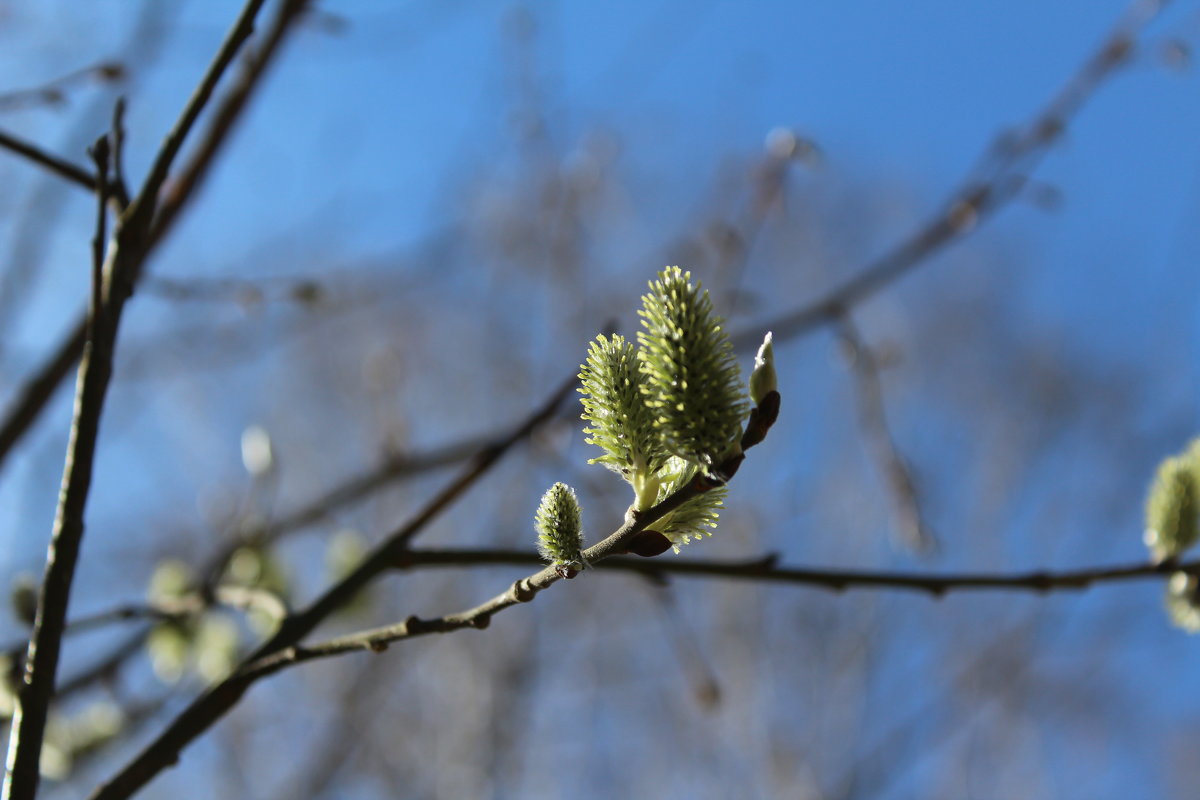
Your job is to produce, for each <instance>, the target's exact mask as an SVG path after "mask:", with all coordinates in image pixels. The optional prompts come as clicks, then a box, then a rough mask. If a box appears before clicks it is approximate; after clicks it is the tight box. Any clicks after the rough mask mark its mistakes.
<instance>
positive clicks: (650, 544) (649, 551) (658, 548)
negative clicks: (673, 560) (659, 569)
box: [629, 531, 671, 558]
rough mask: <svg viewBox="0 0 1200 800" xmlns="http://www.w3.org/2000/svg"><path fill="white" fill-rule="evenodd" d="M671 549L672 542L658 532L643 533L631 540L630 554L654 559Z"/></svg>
mask: <svg viewBox="0 0 1200 800" xmlns="http://www.w3.org/2000/svg"><path fill="white" fill-rule="evenodd" d="M670 548H671V540H670V539H668V538H667V537H666V536H663V535H662V534H661V533H659V532H658V531H642V532H641V533H638V534H637V535H636V536H634V537H633V538H632V539H630V540H629V552H630V553H633V554H634V555H635V556H641V557H642V558H654V556H657V555H660V554H662V553H665V552H666V551H667V550H669V549H670Z"/></svg>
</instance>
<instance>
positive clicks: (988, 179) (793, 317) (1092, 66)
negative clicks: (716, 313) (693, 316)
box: [732, 0, 1169, 349]
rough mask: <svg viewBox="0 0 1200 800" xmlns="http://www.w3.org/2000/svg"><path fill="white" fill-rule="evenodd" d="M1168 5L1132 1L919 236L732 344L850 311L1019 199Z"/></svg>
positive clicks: (782, 335)
mask: <svg viewBox="0 0 1200 800" xmlns="http://www.w3.org/2000/svg"><path fill="white" fill-rule="evenodd" d="M1168 2H1169V0H1138V1H1137V2H1134V3H1133V4H1132V6H1131V7H1130V8H1129V9H1128V11H1127V12H1126V13H1125V15H1124V16H1123V17H1122V19H1121V21H1120V22H1119V23H1118V24H1117V25H1116V27H1115V29H1114V30H1113V32H1112V33H1111V34H1110V35H1109V36H1108V38H1107V39H1105V41H1104V43H1103V44H1102V45H1101V46H1100V48H1099V49H1098V50H1096V51H1095V52H1094V53H1093V54H1092V55H1091V56H1090V57H1089V58H1088V60H1087V61H1086V62H1085V63H1084V64H1083V66H1082V67H1081V68H1080V70H1079V71H1078V72H1076V73H1075V74H1074V75H1073V76H1072V77H1071V79H1070V80H1069V81H1067V83H1066V85H1065V86H1063V88H1062V89H1060V90H1059V92H1058V93H1056V94H1055V95H1054V97H1053V98H1052V99H1051V100H1050V102H1049V103H1048V104H1047V105H1046V106H1045V107H1044V108H1043V109H1042V110H1041V111H1039V112H1038V114H1036V115H1035V116H1034V117H1033V118H1032V119H1031V120H1030V121H1029V122H1028V123H1027V124H1026V125H1025V126H1024V127H1023V128H1021V129H1020V130H1019V131H1017V132H1016V133H1015V134H1009V135H1005V136H1001V137H1000V138H999V139H998V140H997V141H996V142H995V143H993V144H992V146H990V147H989V148H988V149H987V151H985V153H984V156H983V158H982V159H981V163H980V166H979V168H978V169H977V170H976V171H975V174H974V175H972V176H969V178H968V180H967V181H965V182H964V184H963V186H962V187H961V188H960V189H958V190H957V191H955V192H954V193H953V194H952V195H951V196H950V198H949V200H948V202H946V204H945V205H944V206H943V208H942V210H941V211H940V212H939V213H938V215H937V216H935V217H934V218H933V219H932V220H929V221H928V222H926V223H925V225H924V226H922V227H921V228H920V229H918V230H917V232H916V233H914V234H912V235H911V236H910V237H909V238H908V239H906V240H904V241H903V242H901V243H900V244H899V245H898V246H896V247H895V248H893V249H892V250H890V251H888V252H887V253H885V254H884V255H883V256H881V257H880V258H878V259H876V260H875V261H873V262H871V263H869V264H867V266H865V267H864V268H863V269H862V270H861V271H860V272H859V273H858V274H856V275H855V276H853V277H852V278H850V279H849V280H847V281H845V282H844V283H842V284H840V285H839V286H836V287H834V288H833V289H832V290H831V291H829V292H828V293H827V294H826V295H825V296H824V297H822V298H820V299H819V300H817V301H815V302H813V303H810V304H808V305H805V306H804V307H802V308H800V309H797V310H795V311H790V312H787V313H785V314H782V315H780V316H777V317H775V318H774V319H771V320H768V321H766V322H763V323H760V324H758V325H755V326H753V327H752V328H751V329H749V330H747V331H744V332H741V333H738V334H736V335H734V336H733V337H732V338H733V341H734V345H735V346H736V347H738V348H739V349H745V348H750V347H756V346H757V345H758V343H759V341H760V340H761V331H763V330H769V331H773V332H774V334H775V338H776V339H787V338H791V337H795V336H799V335H801V334H804V333H807V332H808V331H811V330H813V329H814V328H817V327H819V326H821V325H824V324H826V323H830V322H836V321H837V319H838V318H839V317H841V316H842V315H843V314H845V313H846V312H847V311H848V310H849V309H851V308H853V307H854V306H856V305H858V304H860V303H862V302H863V301H865V300H867V299H869V298H870V297H872V296H874V295H875V294H876V293H877V292H879V291H880V290H881V289H883V288H885V287H887V286H889V285H890V284H891V283H892V282H893V281H895V280H897V279H899V278H901V277H903V276H904V275H905V274H907V273H908V272H909V271H911V270H912V269H913V268H914V267H916V266H918V265H920V264H922V263H926V262H927V260H928V259H929V257H930V256H932V255H933V254H934V253H937V252H938V251H940V250H941V249H942V248H944V247H946V246H947V245H950V244H952V243H954V242H956V241H958V240H959V239H961V238H962V237H964V236H965V235H966V234H968V233H970V232H972V231H974V230H976V229H977V228H978V227H979V225H980V223H982V222H984V221H985V220H987V219H989V218H990V217H992V216H993V215H994V214H995V213H996V212H997V211H999V210H1000V209H1002V208H1004V207H1006V206H1007V205H1008V204H1009V203H1010V202H1011V201H1012V200H1014V199H1016V198H1018V197H1020V196H1021V194H1022V193H1023V192H1024V190H1025V188H1026V187H1027V186H1028V183H1029V177H1030V175H1031V174H1032V173H1033V172H1034V170H1035V169H1036V168H1037V166H1038V165H1039V163H1040V162H1041V160H1042V158H1044V156H1045V155H1046V153H1047V152H1048V151H1049V150H1050V148H1051V147H1052V146H1053V145H1054V144H1056V143H1057V142H1059V141H1060V140H1061V138H1062V134H1063V132H1064V131H1065V130H1066V127H1067V125H1068V124H1069V123H1070V122H1071V120H1072V119H1073V118H1074V117H1075V115H1076V114H1078V112H1079V110H1080V109H1081V108H1082V107H1083V106H1084V104H1085V103H1086V102H1087V101H1088V100H1089V99H1090V98H1091V97H1092V96H1093V95H1094V94H1095V92H1096V90H1097V89H1098V88H1099V87H1100V86H1101V85H1102V84H1103V83H1104V81H1105V80H1107V79H1108V78H1110V77H1111V76H1112V74H1113V73H1114V72H1116V71H1117V70H1118V69H1121V68H1123V67H1125V66H1127V65H1128V64H1129V63H1130V55H1131V53H1132V50H1133V47H1134V42H1135V38H1136V36H1137V34H1138V32H1139V31H1140V30H1141V29H1142V28H1144V27H1145V26H1146V24H1148V23H1149V22H1150V21H1151V20H1152V19H1154V18H1155V17H1156V16H1157V15H1158V14H1159V13H1161V11H1162V10H1163V8H1164V7H1166V5H1167V4H1168Z"/></svg>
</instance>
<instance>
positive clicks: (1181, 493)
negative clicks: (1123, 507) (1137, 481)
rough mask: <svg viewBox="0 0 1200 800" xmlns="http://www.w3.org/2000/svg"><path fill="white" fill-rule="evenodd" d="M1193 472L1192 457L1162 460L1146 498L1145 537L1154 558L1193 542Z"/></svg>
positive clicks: (1168, 555)
mask: <svg viewBox="0 0 1200 800" xmlns="http://www.w3.org/2000/svg"><path fill="white" fill-rule="evenodd" d="M1198 501H1200V498H1198V497H1197V486H1196V473H1195V469H1194V465H1193V464H1192V460H1191V459H1190V458H1187V457H1178V458H1177V457H1172V458H1168V459H1166V460H1165V461H1163V462H1162V464H1160V465H1159V467H1158V472H1157V474H1156V475H1155V477H1154V483H1153V484H1152V485H1151V486H1150V495H1149V497H1148V498H1147V500H1146V533H1145V537H1144V540H1145V542H1146V546H1147V547H1149V548H1150V552H1151V553H1152V554H1153V555H1154V558H1155V560H1158V561H1162V560H1164V559H1168V558H1174V557H1175V556H1178V555H1179V554H1180V553H1182V552H1183V551H1185V550H1187V549H1188V548H1189V547H1191V546H1192V545H1193V544H1195V543H1196V539H1197V536H1198V535H1200V528H1198V527H1197V522H1198V518H1197V511H1198V509H1197V502H1198Z"/></svg>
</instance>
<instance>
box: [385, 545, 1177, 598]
mask: <svg viewBox="0 0 1200 800" xmlns="http://www.w3.org/2000/svg"><path fill="white" fill-rule="evenodd" d="M778 560H779V559H778V556H777V555H776V554H774V553H768V554H766V555H763V556H759V557H757V558H753V559H748V560H744V561H709V560H702V559H689V558H674V557H665V556H664V557H659V558H653V559H644V558H625V557H615V558H610V559H608V560H606V561H605V562H604V564H603V565H602V566H600V567H599V569H600V570H601V571H604V570H619V571H622V572H636V573H638V574H640V575H646V576H649V577H653V578H657V579H662V578H668V577H670V576H673V575H680V576H684V577H695V578H704V577H708V578H721V579H729V580H747V581H761V582H768V583H788V584H797V585H801V586H810V587H814V588H818V589H829V590H832V591H836V592H841V591H846V590H850V589H894V590H899V591H912V592H919V593H923V594H928V595H931V596H933V597H941V596H942V595H944V594H948V593H951V592H964V591H1014V592H1035V593H1046V592H1062V591H1083V590H1086V589H1090V588H1092V587H1093V586H1096V585H1098V584H1109V583H1120V582H1125V581H1138V580H1162V579H1164V578H1167V577H1170V576H1171V575H1173V574H1175V573H1176V572H1186V573H1189V574H1200V559H1196V560H1192V561H1182V562H1171V561H1167V562H1162V563H1152V562H1145V561H1143V562H1138V563H1135V564H1124V565H1117V566H1110V567H1085V568H1081V569H1075V570H1062V571H1055V570H1031V571H1026V572H1008V573H1005V572H959V573H942V574H930V573H921V572H892V571H888V570H845V569H815V568H802V567H781V566H779V565H778ZM539 563H541V559H539V558H538V556H537V554H536V553H534V552H532V551H526V550H494V549H486V550H472V549H453V550H410V551H408V552H406V553H405V555H404V560H403V561H402V562H400V564H399V565H398V566H399V567H400V568H403V569H410V568H411V569H417V568H423V567H430V568H436V567H464V566H466V567H487V566H501V565H504V566H527V565H531V564H539Z"/></svg>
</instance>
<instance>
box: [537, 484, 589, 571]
mask: <svg viewBox="0 0 1200 800" xmlns="http://www.w3.org/2000/svg"><path fill="white" fill-rule="evenodd" d="M581 520H582V512H581V511H580V508H579V500H578V499H577V498H576V497H575V490H574V489H572V488H571V487H570V486H567V485H566V484H565V483H556V484H554V485H553V486H551V487H550V488H549V489H547V490H546V493H545V494H544V495H542V501H541V503H539V504H538V509H537V513H536V514H535V515H534V527H535V528H536V529H537V533H538V538H537V549H538V554H539V555H541V557H542V558H544V559H546V561H548V562H550V564H551V565H552V566H555V567H563V568H567V569H575V570H579V569H583V568H584V567H585V566H586V562H585V561H584V559H583V526H582V521H581Z"/></svg>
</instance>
